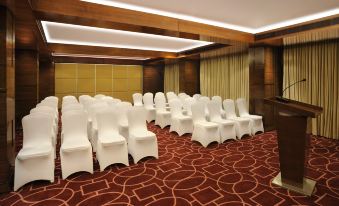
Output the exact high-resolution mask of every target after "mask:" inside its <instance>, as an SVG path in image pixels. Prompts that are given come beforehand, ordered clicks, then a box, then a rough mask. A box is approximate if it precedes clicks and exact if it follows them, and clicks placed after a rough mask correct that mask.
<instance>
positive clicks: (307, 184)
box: [272, 172, 316, 196]
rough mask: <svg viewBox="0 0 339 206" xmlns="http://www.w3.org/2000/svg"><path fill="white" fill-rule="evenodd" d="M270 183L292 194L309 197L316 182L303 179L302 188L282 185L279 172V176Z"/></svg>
mask: <svg viewBox="0 0 339 206" xmlns="http://www.w3.org/2000/svg"><path fill="white" fill-rule="evenodd" d="M272 183H273V184H275V185H278V186H280V187H283V188H285V189H288V190H292V191H294V192H297V193H300V194H303V195H307V196H311V195H312V193H313V190H314V187H315V183H316V181H314V180H311V179H308V178H305V177H304V181H303V186H302V187H297V186H294V185H290V184H286V183H283V182H282V181H281V173H280V172H279V174H278V175H277V176H276V177H275V178H274V179H273V180H272Z"/></svg>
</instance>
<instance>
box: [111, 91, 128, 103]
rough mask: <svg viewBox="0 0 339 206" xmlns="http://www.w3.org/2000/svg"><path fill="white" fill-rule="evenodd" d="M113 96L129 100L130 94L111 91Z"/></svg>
mask: <svg viewBox="0 0 339 206" xmlns="http://www.w3.org/2000/svg"><path fill="white" fill-rule="evenodd" d="M113 97H114V98H116V99H121V101H128V102H131V98H132V96H130V95H129V93H128V92H113Z"/></svg>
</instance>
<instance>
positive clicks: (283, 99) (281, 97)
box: [275, 78, 306, 103]
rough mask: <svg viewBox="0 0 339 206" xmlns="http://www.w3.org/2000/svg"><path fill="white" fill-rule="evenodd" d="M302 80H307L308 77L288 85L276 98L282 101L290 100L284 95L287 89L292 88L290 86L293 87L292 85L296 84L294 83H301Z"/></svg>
mask: <svg viewBox="0 0 339 206" xmlns="http://www.w3.org/2000/svg"><path fill="white" fill-rule="evenodd" d="M300 82H306V78H304V79H302V80H299V81H296V82H294V83H293V84H290V85H288V86H287V87H285V89H284V90H283V92H282V94H281V96H275V98H276V99H277V100H278V101H281V102H285V103H287V102H290V100H289V99H287V98H284V97H283V96H284V93H285V91H286V90H287V89H288V88H290V87H292V86H294V85H296V84H298V83H300Z"/></svg>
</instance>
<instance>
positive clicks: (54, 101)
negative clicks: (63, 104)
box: [42, 96, 59, 108]
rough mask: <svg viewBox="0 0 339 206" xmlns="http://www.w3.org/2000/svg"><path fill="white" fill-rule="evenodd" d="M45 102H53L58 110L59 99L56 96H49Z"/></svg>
mask: <svg viewBox="0 0 339 206" xmlns="http://www.w3.org/2000/svg"><path fill="white" fill-rule="evenodd" d="M42 101H45V102H51V103H52V104H53V105H54V107H55V108H58V103H59V98H58V97H55V96H48V97H46V98H45V99H44V100H42Z"/></svg>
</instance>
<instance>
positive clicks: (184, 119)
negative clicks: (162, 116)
mask: <svg viewBox="0 0 339 206" xmlns="http://www.w3.org/2000/svg"><path fill="white" fill-rule="evenodd" d="M169 104H170V107H171V127H170V130H169V131H170V132H172V131H175V132H176V133H178V135H179V136H182V135H183V134H185V133H192V132H193V121H192V117H190V116H184V115H183V114H182V104H181V101H180V100H179V99H172V100H171V101H170V102H169Z"/></svg>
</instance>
